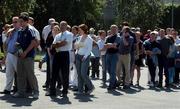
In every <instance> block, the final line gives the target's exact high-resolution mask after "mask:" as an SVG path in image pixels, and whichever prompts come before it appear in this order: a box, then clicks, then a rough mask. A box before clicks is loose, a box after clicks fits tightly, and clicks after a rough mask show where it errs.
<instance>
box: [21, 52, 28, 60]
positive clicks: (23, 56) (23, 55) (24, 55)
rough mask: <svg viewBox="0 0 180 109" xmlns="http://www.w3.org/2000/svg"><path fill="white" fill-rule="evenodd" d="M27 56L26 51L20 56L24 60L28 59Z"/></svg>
mask: <svg viewBox="0 0 180 109" xmlns="http://www.w3.org/2000/svg"><path fill="white" fill-rule="evenodd" d="M26 55H27V52H25V51H24V52H23V53H21V54H20V57H21V58H22V59H24V58H25V57H26Z"/></svg>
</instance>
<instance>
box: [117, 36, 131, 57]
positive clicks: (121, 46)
mask: <svg viewBox="0 0 180 109" xmlns="http://www.w3.org/2000/svg"><path fill="white" fill-rule="evenodd" d="M125 40H126V41H127V42H128V43H129V44H128V46H125V45H124V42H123V36H121V38H120V44H119V54H121V55H125V54H129V53H131V51H132V46H133V43H134V38H133V37H132V36H129V37H127V38H126V39H125Z"/></svg>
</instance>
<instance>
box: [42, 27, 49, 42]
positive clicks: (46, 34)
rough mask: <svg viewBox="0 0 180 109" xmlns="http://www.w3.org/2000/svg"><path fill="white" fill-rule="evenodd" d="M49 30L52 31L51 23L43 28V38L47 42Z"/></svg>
mask: <svg viewBox="0 0 180 109" xmlns="http://www.w3.org/2000/svg"><path fill="white" fill-rule="evenodd" d="M49 32H51V25H47V26H45V27H44V28H43V31H42V38H43V39H44V40H45V42H46V39H47V37H48V34H49Z"/></svg>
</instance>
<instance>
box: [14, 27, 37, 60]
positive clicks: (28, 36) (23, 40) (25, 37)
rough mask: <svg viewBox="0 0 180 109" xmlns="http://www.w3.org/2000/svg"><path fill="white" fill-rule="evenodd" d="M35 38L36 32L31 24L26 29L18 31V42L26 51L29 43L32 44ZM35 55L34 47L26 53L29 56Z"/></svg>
mask: <svg viewBox="0 0 180 109" xmlns="http://www.w3.org/2000/svg"><path fill="white" fill-rule="evenodd" d="M34 39H35V33H34V31H33V29H32V28H31V27H29V26H27V27H26V29H21V30H20V31H19V33H18V39H17V42H18V43H19V44H20V47H21V48H22V49H23V51H25V50H26V49H27V48H28V47H29V45H30V44H31V41H32V40H34ZM34 56H35V50H34V48H33V49H32V50H31V51H29V52H28V53H27V55H26V58H27V57H32V58H34Z"/></svg>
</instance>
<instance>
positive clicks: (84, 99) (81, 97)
mask: <svg viewBox="0 0 180 109" xmlns="http://www.w3.org/2000/svg"><path fill="white" fill-rule="evenodd" d="M74 95H75V97H74V98H75V99H78V100H79V102H92V101H93V100H92V98H97V97H95V96H94V95H87V94H74Z"/></svg>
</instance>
